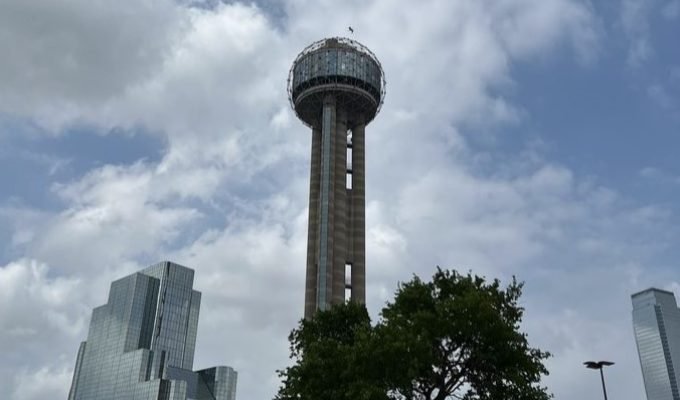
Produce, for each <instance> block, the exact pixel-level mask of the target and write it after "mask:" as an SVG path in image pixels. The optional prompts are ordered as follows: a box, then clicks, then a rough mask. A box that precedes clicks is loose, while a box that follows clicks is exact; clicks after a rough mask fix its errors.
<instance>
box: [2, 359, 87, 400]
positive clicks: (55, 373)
mask: <svg viewBox="0 0 680 400" xmlns="http://www.w3.org/2000/svg"><path fill="white" fill-rule="evenodd" d="M72 374H73V371H72V370H70V369H67V368H59V369H56V368H47V367H44V368H40V369H38V370H35V371H28V370H20V371H19V372H18V373H17V376H16V379H15V383H14V390H13V392H12V393H11V394H10V396H11V397H10V400H43V399H50V398H54V397H55V394H56V393H59V394H64V395H66V394H67V393H68V390H69V387H70V386H71V375H72Z"/></svg>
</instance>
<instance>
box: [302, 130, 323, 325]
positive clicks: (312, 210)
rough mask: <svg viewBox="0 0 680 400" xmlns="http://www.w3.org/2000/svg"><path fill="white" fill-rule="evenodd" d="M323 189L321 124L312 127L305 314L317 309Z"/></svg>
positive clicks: (310, 313) (312, 312)
mask: <svg viewBox="0 0 680 400" xmlns="http://www.w3.org/2000/svg"><path fill="white" fill-rule="evenodd" d="M320 189H321V126H315V127H314V128H313V129H312V162H311V168H310V173H309V218H308V221H309V222H308V225H307V276H306V279H305V315H312V314H314V311H316V274H317V264H316V263H317V260H318V244H319V241H318V239H317V234H318V226H319V225H318V221H319V195H320Z"/></svg>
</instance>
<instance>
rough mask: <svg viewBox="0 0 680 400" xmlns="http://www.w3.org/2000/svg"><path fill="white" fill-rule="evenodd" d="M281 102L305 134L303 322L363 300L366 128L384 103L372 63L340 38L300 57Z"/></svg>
mask: <svg viewBox="0 0 680 400" xmlns="http://www.w3.org/2000/svg"><path fill="white" fill-rule="evenodd" d="M288 97H289V100H290V103H291V106H292V107H293V109H294V110H295V113H296V114H297V116H298V118H300V119H301V120H302V121H303V122H304V123H305V124H306V125H308V126H309V127H310V128H311V129H312V157H311V174H310V175H311V176H310V186H309V225H308V237H307V274H306V282H305V318H310V317H311V316H312V315H314V313H315V312H316V311H317V310H325V309H326V308H328V307H329V306H330V305H331V304H337V303H342V302H344V301H345V300H346V299H351V300H352V301H357V302H360V303H364V302H365V297H366V294H365V292H366V289H365V287H366V283H365V280H366V278H365V277H366V271H365V268H366V267H365V265H366V239H365V237H366V233H365V225H366V223H365V208H366V206H365V168H364V166H365V158H364V154H365V153H364V143H365V132H366V125H367V124H368V123H369V122H371V120H373V118H374V117H375V116H376V114H377V113H378V112H379V110H380V107H381V105H382V102H383V100H384V98H385V79H384V73H383V70H382V67H381V65H380V62H379V61H378V59H377V58H376V57H375V55H373V53H372V52H371V51H370V50H368V49H367V48H366V47H364V46H363V45H361V44H360V43H357V42H356V41H354V40H351V39H346V38H330V39H323V40H320V41H318V42H315V43H313V44H311V45H310V46H308V47H307V48H306V49H304V50H303V51H302V53H300V54H299V55H298V56H297V58H296V59H295V61H294V62H293V66H292V68H291V70H290V74H289V76H288Z"/></svg>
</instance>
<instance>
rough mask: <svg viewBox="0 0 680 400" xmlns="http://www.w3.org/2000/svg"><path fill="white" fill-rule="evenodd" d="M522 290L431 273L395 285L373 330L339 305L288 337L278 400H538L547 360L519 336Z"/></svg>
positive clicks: (360, 310) (360, 312)
mask: <svg viewBox="0 0 680 400" xmlns="http://www.w3.org/2000/svg"><path fill="white" fill-rule="evenodd" d="M522 287H523V284H522V283H518V282H517V281H516V280H515V279H514V278H513V280H512V282H511V283H510V284H509V285H508V286H507V287H502V286H501V284H500V282H499V281H498V280H493V281H491V282H487V280H486V279H485V278H482V277H479V276H475V275H472V274H470V273H468V274H467V275H461V274H459V273H457V272H456V271H450V270H442V269H440V268H437V271H436V272H435V274H434V276H433V278H432V280H431V281H429V282H424V281H422V280H421V279H420V278H418V277H417V276H414V278H413V279H412V280H411V281H409V282H406V283H403V284H400V285H399V287H398V288H397V291H396V293H395V297H394V300H393V301H392V302H388V303H387V304H386V306H385V307H384V308H383V310H382V312H381V314H380V316H381V318H380V320H379V321H378V323H377V324H376V325H372V324H371V321H370V318H369V315H368V312H367V311H366V308H365V307H364V306H363V305H358V304H355V303H352V302H349V303H346V304H342V305H337V306H334V307H332V308H331V309H330V310H328V311H322V312H319V313H317V314H316V316H315V317H314V318H312V319H311V320H307V321H305V320H303V321H301V322H300V325H299V326H298V328H296V329H295V330H293V332H292V333H291V334H290V337H289V340H290V349H291V357H292V358H293V360H294V365H292V366H291V367H288V368H286V369H285V370H282V371H279V375H280V376H281V378H282V380H283V382H282V386H281V388H280V390H279V393H278V395H277V396H276V399H277V400H292V399H299V400H307V399H309V400H321V399H324V400H325V399H328V400H344V399H353V400H362V399H365V400H374V399H375V400H378V399H380V400H382V399H392V400H448V399H461V400H500V399H503V400H515V399H516V400H520V399H521V400H545V399H549V398H551V397H552V396H551V395H550V394H549V393H548V392H547V389H546V388H544V387H541V386H540V379H541V376H542V375H547V374H548V371H547V369H546V368H545V366H544V365H543V360H545V359H546V358H548V357H549V353H547V352H543V351H541V350H539V349H536V348H532V347H530V346H529V343H528V339H527V336H526V334H524V333H522V332H521V331H520V323H521V321H522V316H523V311H524V310H523V308H522V307H520V306H519V304H518V301H519V298H520V296H521V294H522Z"/></svg>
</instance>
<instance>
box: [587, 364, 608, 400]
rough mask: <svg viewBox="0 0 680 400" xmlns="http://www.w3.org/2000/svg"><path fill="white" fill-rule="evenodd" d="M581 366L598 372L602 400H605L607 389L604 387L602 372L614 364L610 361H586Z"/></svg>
mask: <svg viewBox="0 0 680 400" xmlns="http://www.w3.org/2000/svg"><path fill="white" fill-rule="evenodd" d="M583 365H585V366H586V368H590V369H599V370H600V379H602V391H603V392H604V400H607V387H606V386H605V385H604V372H603V371H602V370H603V369H604V367H608V366H610V365H614V363H613V362H611V361H586V362H584V363H583Z"/></svg>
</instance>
